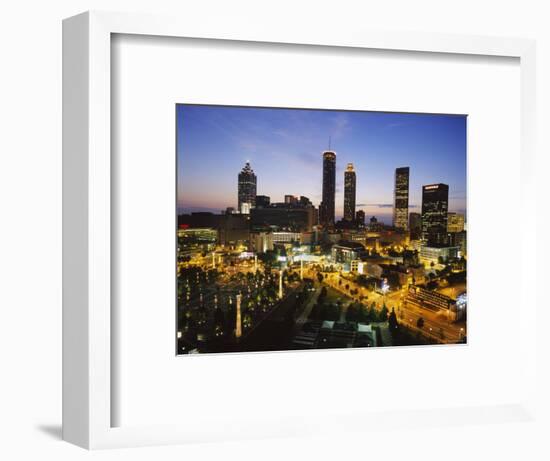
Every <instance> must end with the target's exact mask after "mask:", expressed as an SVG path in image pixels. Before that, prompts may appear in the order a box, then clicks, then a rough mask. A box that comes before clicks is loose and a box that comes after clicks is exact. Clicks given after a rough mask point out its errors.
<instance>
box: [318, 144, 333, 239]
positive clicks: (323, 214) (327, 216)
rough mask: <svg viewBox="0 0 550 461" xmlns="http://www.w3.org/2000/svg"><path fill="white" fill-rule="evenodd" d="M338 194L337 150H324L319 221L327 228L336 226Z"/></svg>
mask: <svg viewBox="0 0 550 461" xmlns="http://www.w3.org/2000/svg"><path fill="white" fill-rule="evenodd" d="M335 194H336V152H333V151H328V150H327V151H325V152H323V196H322V202H321V206H320V209H319V221H320V224H321V225H322V226H323V227H325V228H329V229H330V228H332V227H334V200H335Z"/></svg>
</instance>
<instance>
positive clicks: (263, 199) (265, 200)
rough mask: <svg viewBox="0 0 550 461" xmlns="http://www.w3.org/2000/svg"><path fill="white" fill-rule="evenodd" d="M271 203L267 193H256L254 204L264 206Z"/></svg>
mask: <svg viewBox="0 0 550 461" xmlns="http://www.w3.org/2000/svg"><path fill="white" fill-rule="evenodd" d="M270 203H271V198H270V197H269V196H268V195H256V206H257V207H266V206H269V204H270Z"/></svg>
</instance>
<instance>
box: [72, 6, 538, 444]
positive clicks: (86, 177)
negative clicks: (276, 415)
mask: <svg viewBox="0 0 550 461" xmlns="http://www.w3.org/2000/svg"><path fill="white" fill-rule="evenodd" d="M112 34H134V35H142V36H161V37H187V38H189V37H193V38H208V39H215V40H238V41H252V42H261V43H262V42H263V43H286V44H303V45H312V46H330V47H353V48H369V49H379V50H393V51H396V50H397V51H417V52H433V53H444V54H466V55H486V56H503V57H514V58H519V60H520V66H521V114H520V117H521V168H522V170H521V177H522V184H521V191H522V197H521V204H522V207H523V211H524V212H525V213H529V212H532V213H533V215H534V214H535V212H536V194H535V192H534V185H533V184H532V182H531V181H530V178H532V177H533V174H534V171H535V169H536V165H535V152H534V143H535V139H534V136H535V135H534V126H535V123H534V117H535V115H534V114H535V110H534V109H535V44H534V42H533V41H531V40H526V39H513V38H496V37H481V36H475V37H473V36H460V35H443V34H437V35H436V34H425V33H412V32H384V31H373V30H363V31H349V30H346V29H344V28H337V27H335V28H334V29H332V30H319V31H315V30H311V29H307V30H304V31H296V30H284V28H280V27H279V26H278V25H277V24H273V26H272V27H269V28H266V27H261V28H259V27H255V26H254V25H252V24H251V25H250V26H249V27H248V28H243V27H242V25H232V24H227V27H226V29H224V30H223V31H219V30H211V28H210V27H209V26H208V24H207V23H204V24H202V23H196V22H190V21H188V20H186V18H162V17H155V16H147V15H138V14H121V13H104V12H88V13H83V14H81V15H78V16H75V17H72V18H68V19H66V20H65V21H64V23H63V438H64V440H66V441H69V442H71V443H74V444H76V445H79V446H82V447H85V448H90V449H92V448H114V447H124V446H138V445H158V444H171V443H185V442H189V441H194V440H201V439H200V437H199V438H197V436H196V435H193V434H188V433H185V431H183V430H182V428H181V427H178V426H173V425H170V426H129V427H124V426H123V427H116V428H114V427H111V420H112V418H111V416H112V415H111V396H112V392H113V387H112V382H111V376H112V374H113V373H114V372H116V367H117V364H116V363H113V361H112V356H111V346H110V341H111V330H110V325H111V310H110V302H111V287H110V284H111V270H110V264H111V208H110V200H111V195H110V194H111V182H112V180H113V178H111V158H110V150H111V134H110V120H111V112H110V110H111V93H110V82H111V37H112ZM534 235H535V229H534V228H532V229H529V228H527V227H524V228H522V232H521V245H522V247H521V248H522V258H521V261H520V262H519V264H520V265H521V267H522V268H525V267H531V268H532V269H531V274H532V272H533V270H534V269H533V268H534V267H536V264H534V261H535V260H534V259H533V258H535V256H534V255H535V251H534V250H533V248H534V244H535V243H534V242H535V239H534ZM521 309H525V310H529V311H530V312H533V313H534V311H535V309H536V301H535V299H534V293H532V294H527V295H526V296H525V298H524V299H523V300H522V306H521ZM520 334H525V332H523V333H521V332H520ZM523 347H524V348H525V350H526V351H527V352H528V353H529V354H530V355H529V357H528V358H527V359H526V360H527V361H528V364H527V366H526V370H527V372H526V373H525V374H524V376H523V379H524V380H525V382H526V383H527V385H528V386H533V387H534V386H535V367H536V364H535V362H534V356H535V355H536V354H535V353H536V341H535V339H534V338H531V339H530V340H529V341H527V342H525V344H524V346H523ZM533 399H534V397H529V396H526V398H525V401H524V402H522V403H521V404H517V405H511V406H509V407H506V408H502V407H499V408H495V409H493V410H490V409H487V408H481V407H478V408H472V409H465V410H464V411H457V410H456V409H455V410H451V409H448V410H441V411H436V410H434V412H435V413H430V414H426V415H424V418H426V419H428V418H433V416H434V415H435V414H437V415H438V416H442V415H443V416H444V417H449V418H459V419H462V420H463V421H464V422H467V421H469V420H471V419H472V418H474V420H475V418H484V419H485V420H489V421H498V420H499V419H503V420H510V419H512V420H513V419H514V418H519V419H521V418H523V417H524V415H525V414H527V413H529V414H532V412H533V409H534V408H535V406H536V402H535V401H534V400H533ZM428 410H429V411H431V409H428ZM420 418H421V417H420ZM412 421H413V419H411V422H410V425H411V426H412V425H413V424H414V423H413V422H412ZM279 424H282V423H279ZM363 425H364V429H365V430H368V428H369V423H367V422H365V423H364V424H363ZM291 430H292V431H294V433H297V434H300V433H303V432H302V431H300V430H299V428H297V427H296V428H292V429H291ZM308 430H309V431H311V430H310V429H306V431H305V432H307V431H308ZM286 433H288V432H287V430H286V428H282V427H279V426H278V425H277V423H276V422H273V423H271V424H266V425H260V426H258V428H257V430H255V431H253V430H251V431H250V432H249V433H246V432H241V433H237V432H234V433H232V434H231V438H247V437H262V436H272V435H276V434H286ZM222 436H223V434H222V433H221V432H220V433H216V432H215V431H213V433H212V437H211V438H209V440H210V439H211V440H216V439H217V438H221V437H222Z"/></svg>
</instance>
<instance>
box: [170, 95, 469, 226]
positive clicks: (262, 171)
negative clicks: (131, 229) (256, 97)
mask: <svg viewBox="0 0 550 461" xmlns="http://www.w3.org/2000/svg"><path fill="white" fill-rule="evenodd" d="M176 112H177V155H178V178H177V180H178V212H180V213H181V212H192V211H212V212H214V213H219V212H220V211H221V210H225V208H227V207H234V208H237V175H238V174H239V172H240V170H241V169H242V167H243V166H244V164H245V162H246V161H249V162H250V164H251V167H252V169H253V170H254V172H255V173H256V176H257V194H258V195H268V196H270V197H271V202H282V201H284V195H285V194H292V195H296V196H300V195H304V196H306V197H309V198H310V200H311V201H312V202H313V204H314V205H315V206H318V205H319V203H320V201H321V190H322V152H323V151H325V150H327V149H328V142H329V136H330V137H331V140H332V141H331V143H332V146H331V150H334V151H335V152H336V155H337V157H336V217H337V219H339V218H340V217H341V216H342V209H343V202H344V192H343V181H344V169H345V167H346V165H347V163H353V165H354V167H355V171H356V174H357V210H359V209H362V210H364V211H365V213H366V214H367V220H368V218H370V216H373V215H374V216H376V217H377V218H378V219H379V220H382V221H384V222H386V223H390V222H391V215H392V201H393V186H394V173H395V168H397V167H402V166H408V167H410V191H409V194H410V198H409V207H410V208H409V211H410V212H420V205H421V199H422V185H424V184H432V183H445V184H448V185H449V211H457V212H461V213H465V212H466V117H465V116H462V115H425V114H398V113H382V112H349V111H332V110H303V109H264V108H247V107H223V106H197V105H183V104H180V105H178V106H177V110H176Z"/></svg>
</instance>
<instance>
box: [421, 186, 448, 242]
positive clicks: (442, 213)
mask: <svg viewBox="0 0 550 461" xmlns="http://www.w3.org/2000/svg"><path fill="white" fill-rule="evenodd" d="M448 209H449V186H448V185H447V184H429V185H426V186H422V239H423V240H425V241H426V242H427V243H428V245H429V246H442V245H446V244H447V210H448Z"/></svg>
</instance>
